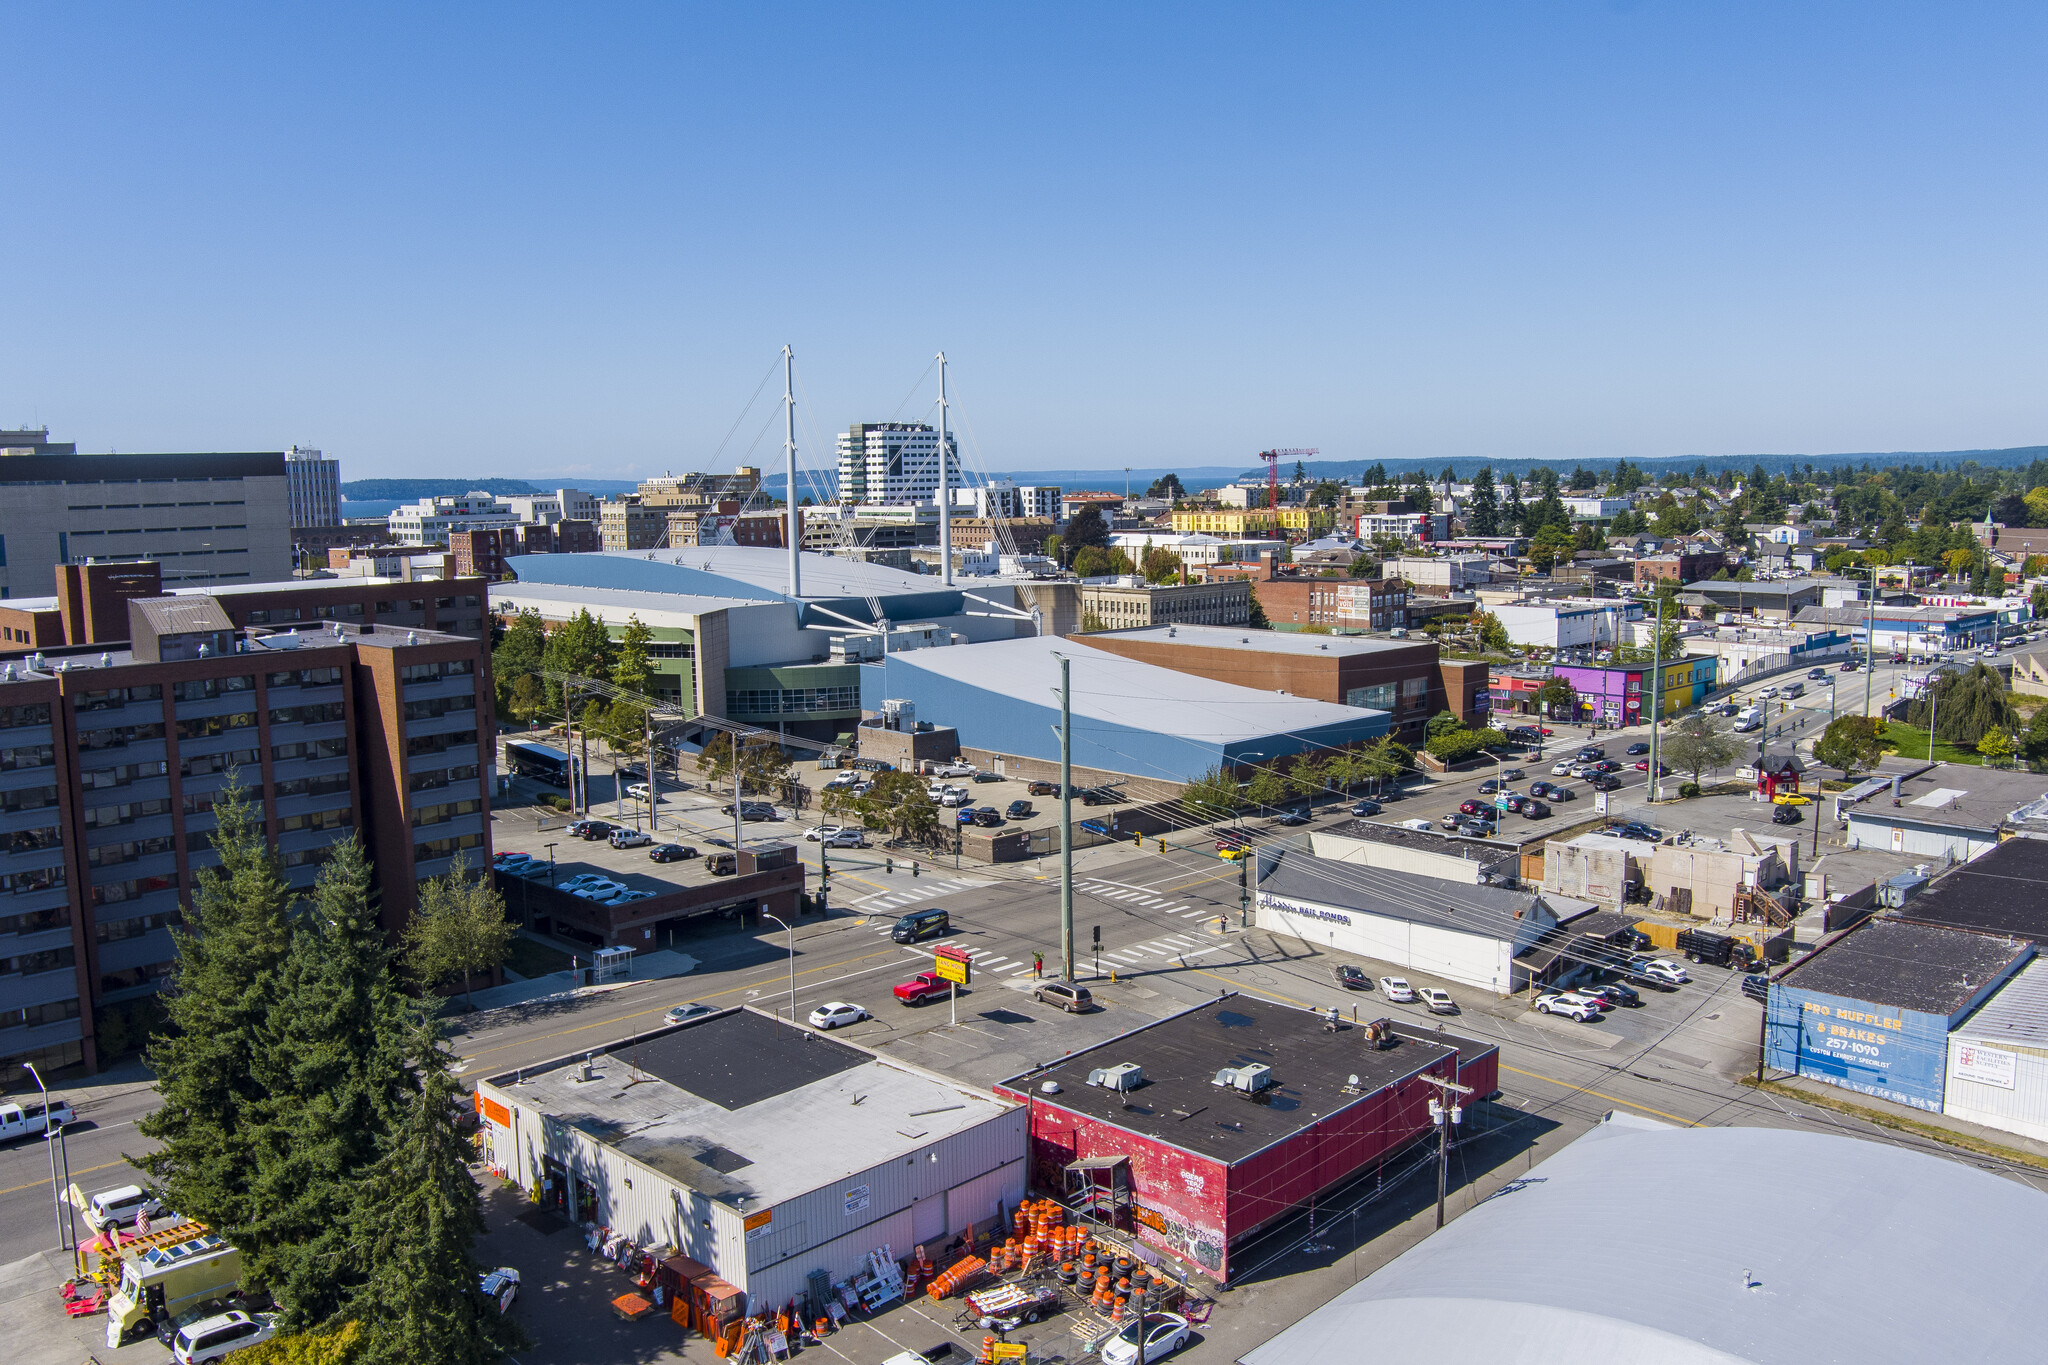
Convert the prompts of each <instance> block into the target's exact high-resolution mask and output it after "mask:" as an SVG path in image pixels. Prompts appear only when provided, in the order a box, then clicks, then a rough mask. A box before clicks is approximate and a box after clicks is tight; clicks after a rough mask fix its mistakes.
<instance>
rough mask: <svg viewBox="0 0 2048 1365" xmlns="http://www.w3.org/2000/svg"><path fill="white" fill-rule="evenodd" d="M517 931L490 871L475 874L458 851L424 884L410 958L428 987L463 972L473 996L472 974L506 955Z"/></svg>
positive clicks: (409, 934)
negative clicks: (444, 868)
mask: <svg viewBox="0 0 2048 1365" xmlns="http://www.w3.org/2000/svg"><path fill="white" fill-rule="evenodd" d="M514 933H515V931H514V929H513V927H512V923H511V921H510V920H508V919H507V918H506V917H505V899H504V897H502V896H500V895H499V894H498V891H497V888H496V887H494V886H493V885H491V881H490V874H489V873H482V874H479V875H477V876H471V875H470V874H469V868H468V866H467V863H466V862H465V860H464V858H463V856H462V855H461V854H459V853H458V854H456V855H455V861H454V863H453V864H452V865H451V866H450V867H449V869H448V871H447V873H446V874H445V875H443V876H439V877H434V878H430V879H429V880H427V881H426V882H423V883H421V885H420V893H419V905H418V907H417V908H416V909H415V910H414V911H413V915H412V921H411V923H409V924H407V925H406V928H405V962H406V965H407V966H408V967H410V968H411V969H412V971H413V974H414V975H415V976H417V977H418V978H419V980H420V984H421V985H423V986H425V987H427V988H428V989H432V988H433V987H435V986H438V985H442V984H444V983H447V982H451V981H454V980H457V979H458V978H459V979H460V980H461V982H462V987H463V992H464V995H465V997H469V996H470V995H471V993H472V992H471V978H472V977H475V976H479V975H482V974H485V973H488V972H490V971H491V970H492V969H493V968H495V967H497V966H498V964H499V963H501V962H503V961H504V960H505V954H506V953H507V952H508V951H510V950H511V947H512V938H513V935H514Z"/></svg>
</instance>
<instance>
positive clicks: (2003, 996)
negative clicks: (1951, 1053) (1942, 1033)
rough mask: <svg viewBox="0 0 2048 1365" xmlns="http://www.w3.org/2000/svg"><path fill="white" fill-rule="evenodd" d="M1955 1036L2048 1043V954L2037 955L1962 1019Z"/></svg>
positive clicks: (2025, 1044) (2020, 1043) (2023, 1044)
mask: <svg viewBox="0 0 2048 1365" xmlns="http://www.w3.org/2000/svg"><path fill="white" fill-rule="evenodd" d="M1955 1036H1957V1037H1959V1038H1971V1039H1976V1040H1978V1041H1981V1042H1986V1043H2009V1044H2011V1045H2013V1046H2015V1047H2048V957H2043V958H2035V959H2034V960H2033V961H2032V962H2029V963H2028V964H2027V965H2026V966H2025V967H2023V968H2021V969H2020V972H2019V974H2018V975H2017V976H2015V977H2013V979H2012V980H2010V981H2008V982H2006V983H2005V984H2004V985H2003V986H2000V987H1999V988H1998V993H1997V994H1996V995H1993V996H1992V997H1991V998H1990V999H1989V1000H1986V1001H1985V1002H1984V1004H1983V1006H1982V1007H1981V1008H1980V1009H1979V1010H1978V1011H1977V1012H1976V1013H1975V1014H1973V1015H1971V1016H1970V1017H1969V1018H1967V1019H1965V1020H1963V1022H1962V1023H1960V1024H1958V1025H1956V1028H1955Z"/></svg>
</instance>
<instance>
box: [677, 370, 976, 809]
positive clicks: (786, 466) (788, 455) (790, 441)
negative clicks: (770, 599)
mask: <svg viewBox="0 0 2048 1365" xmlns="http://www.w3.org/2000/svg"><path fill="white" fill-rule="evenodd" d="M795 368H796V353H795V352H794V351H792V350H790V348H789V347H787V346H785V347H783V348H782V467H783V472H784V473H785V474H786V475H787V476H788V480H789V483H788V486H787V487H785V488H784V489H783V493H784V494H785V497H784V506H783V511H784V513H785V515H784V516H783V519H782V524H783V531H784V533H785V534H786V535H788V537H789V595H790V596H791V597H793V598H796V599H798V600H799V601H801V600H802V598H803V595H804V591H803V575H804V570H803V562H802V560H801V559H799V558H798V556H799V554H800V553H801V550H800V547H801V545H802V544H803V532H802V530H801V528H799V527H798V526H797V524H796V392H795V387H796V386H795V383H794V378H795ZM948 581H950V580H948ZM648 761H649V764H650V766H649V768H648V771H649V772H652V771H653V768H652V766H651V765H652V762H653V760H652V759H650V760H648Z"/></svg>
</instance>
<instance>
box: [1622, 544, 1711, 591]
mask: <svg viewBox="0 0 2048 1365" xmlns="http://www.w3.org/2000/svg"><path fill="white" fill-rule="evenodd" d="M1727 564H1728V557H1727V556H1726V555H1723V554H1719V553H1711V554H1710V553H1704V552H1702V553H1690V554H1674V555H1650V556H1648V557H1646V558H1643V559H1638V560H1637V561H1636V564H1635V568H1636V579H1635V581H1636V582H1638V583H1697V582H1698V581H1699V580H1700V579H1702V578H1712V577H1713V576H1714V575H1715V574H1717V573H1719V572H1720V571H1721V570H1722V569H1723V568H1726V567H1727Z"/></svg>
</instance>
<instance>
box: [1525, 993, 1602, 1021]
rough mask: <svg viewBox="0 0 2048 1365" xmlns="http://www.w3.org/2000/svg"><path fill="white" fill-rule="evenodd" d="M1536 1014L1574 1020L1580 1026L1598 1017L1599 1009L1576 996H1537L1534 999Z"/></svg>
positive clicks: (1590, 1002)
mask: <svg viewBox="0 0 2048 1365" xmlns="http://www.w3.org/2000/svg"><path fill="white" fill-rule="evenodd" d="M1536 1012H1537V1013H1538V1014H1561V1015H1563V1016H1565V1017H1566V1018H1567V1019H1576V1020H1578V1021H1579V1022H1580V1023H1582V1024H1588V1023H1591V1022H1592V1021H1593V1020H1595V1019H1598V1018H1599V1017H1600V1007H1599V1006H1598V1005H1595V1004H1594V1003H1593V1002H1592V1001H1590V1000H1586V999H1584V998H1582V997H1579V996H1576V995H1539V996H1537V997H1536Z"/></svg>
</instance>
